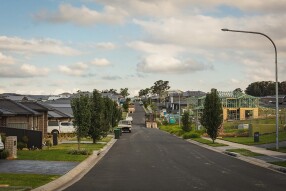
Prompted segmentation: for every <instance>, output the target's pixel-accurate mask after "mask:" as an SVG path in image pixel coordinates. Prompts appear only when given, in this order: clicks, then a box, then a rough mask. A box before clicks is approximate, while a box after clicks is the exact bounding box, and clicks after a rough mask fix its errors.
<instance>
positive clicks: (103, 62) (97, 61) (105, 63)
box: [91, 58, 110, 66]
mask: <svg viewBox="0 0 286 191" xmlns="http://www.w3.org/2000/svg"><path fill="white" fill-rule="evenodd" d="M91 64H93V65H96V66H109V65H110V62H109V61H108V60H107V59H105V58H95V59H94V60H93V61H91Z"/></svg>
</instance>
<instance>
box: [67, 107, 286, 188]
mask: <svg viewBox="0 0 286 191" xmlns="http://www.w3.org/2000/svg"><path fill="white" fill-rule="evenodd" d="M133 120H134V125H133V127H134V128H133V130H132V133H131V134H129V133H124V134H123V135H122V136H121V137H120V139H119V140H118V141H117V142H116V143H115V144H114V146H113V147H112V148H111V149H110V150H109V152H108V153H107V154H106V155H105V156H104V157H103V159H102V160H101V161H100V162H99V163H97V164H96V165H95V167H94V168H92V169H91V171H90V172H88V173H87V174H86V175H85V176H84V177H83V178H82V179H81V180H80V181H78V182H76V183H75V184H73V185H72V186H70V187H69V188H67V189H66V190H67V191H78V190H85V191H89V190H90V191H91V190H110V191H116V190H122V191H123V190H124V191H126V190H132V191H139V190H147V191H150V190H156V191H158V190H170V191H181V190H225V191H230V190H231V191H235V190H239V191H240V190H257V191H261V190H275V191H278V190H284V191H285V190H286V175H285V174H281V173H277V172H274V171H271V170H268V169H264V168H261V167H258V166H255V165H252V164H249V163H246V162H244V161H240V160H238V159H236V158H232V157H230V156H227V155H223V154H221V153H217V152H214V151H211V150H208V149H205V148H201V147H199V146H197V145H193V144H191V143H189V142H187V141H185V140H182V139H179V138H177V137H175V136H173V135H170V134H168V133H165V132H163V131H160V130H158V129H147V128H145V127H144V112H143V109H142V108H141V107H140V106H139V105H136V112H135V113H134V114H133Z"/></svg>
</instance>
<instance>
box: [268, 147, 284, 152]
mask: <svg viewBox="0 0 286 191" xmlns="http://www.w3.org/2000/svg"><path fill="white" fill-rule="evenodd" d="M268 150H271V151H278V152H281V153H286V147H279V149H278V150H276V148H268Z"/></svg>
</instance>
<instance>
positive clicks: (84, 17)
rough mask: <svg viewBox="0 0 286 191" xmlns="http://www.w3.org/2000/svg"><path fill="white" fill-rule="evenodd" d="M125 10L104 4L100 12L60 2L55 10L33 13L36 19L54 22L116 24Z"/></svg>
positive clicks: (121, 19)
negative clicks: (52, 11)
mask: <svg viewBox="0 0 286 191" xmlns="http://www.w3.org/2000/svg"><path fill="white" fill-rule="evenodd" d="M126 16H127V12H125V11H123V10H122V9H121V8H116V7H113V6H105V7H104V9H103V11H102V12H98V11H96V10H92V9H89V8H88V7H86V6H81V7H80V8H77V7H73V6H72V5H69V4H62V5H60V7H59V10H58V11H57V12H54V13H51V12H47V11H41V12H39V13H37V14H36V15H34V18H35V19H36V20H40V21H49V22H54V23H64V22H71V23H74V24H77V25H83V26H87V25H94V24H98V23H104V24H118V23H123V22H124V19H125V17H126Z"/></svg>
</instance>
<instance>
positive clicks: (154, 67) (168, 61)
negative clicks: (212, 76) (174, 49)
mask: <svg viewBox="0 0 286 191" xmlns="http://www.w3.org/2000/svg"><path fill="white" fill-rule="evenodd" d="M209 69H212V66H207V65H205V64H200V63H197V62H193V61H184V62H183V61H181V60H179V59H177V58H175V57H171V56H162V55H149V56H147V57H146V58H144V60H143V61H141V62H140V63H139V64H138V65H137V71H138V72H144V73H166V74H174V73H188V72H190V73H193V72H197V71H202V70H209Z"/></svg>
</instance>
